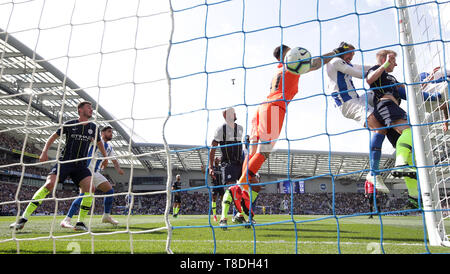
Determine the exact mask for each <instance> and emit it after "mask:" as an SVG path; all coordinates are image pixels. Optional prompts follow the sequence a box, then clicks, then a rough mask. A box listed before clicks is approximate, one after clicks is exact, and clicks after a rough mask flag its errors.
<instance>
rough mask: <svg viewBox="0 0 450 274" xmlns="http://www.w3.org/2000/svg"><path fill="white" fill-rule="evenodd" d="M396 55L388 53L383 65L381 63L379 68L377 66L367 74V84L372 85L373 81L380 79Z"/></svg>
mask: <svg viewBox="0 0 450 274" xmlns="http://www.w3.org/2000/svg"><path fill="white" fill-rule="evenodd" d="M394 58H395V55H394V54H388V55H387V58H386V61H385V62H384V64H383V65H381V66H380V67H379V68H377V69H376V70H375V71H373V72H370V73H369V75H367V79H366V82H367V84H369V85H371V84H372V83H373V82H375V81H376V80H378V78H380V76H381V74H383V72H384V71H385V70H386V69H387V68H388V67H389V65H390V64H391V63H392V62H394Z"/></svg>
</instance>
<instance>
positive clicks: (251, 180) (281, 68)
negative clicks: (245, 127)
mask: <svg viewBox="0 0 450 274" xmlns="http://www.w3.org/2000/svg"><path fill="white" fill-rule="evenodd" d="M289 50H290V48H289V47H288V46H286V45H281V46H278V47H276V48H275V50H274V52H273V55H274V57H275V58H276V59H277V60H278V61H279V62H280V63H279V64H278V69H277V72H276V74H275V76H274V77H273V79H272V84H271V88H270V93H269V96H268V97H267V100H266V101H265V102H263V103H262V104H261V105H260V106H259V107H258V110H257V112H256V114H255V116H254V117H253V120H252V130H251V134H250V153H249V154H248V156H247V157H246V158H245V160H244V164H243V167H242V175H241V178H240V179H239V182H238V184H237V185H235V186H233V187H232V188H241V189H242V192H239V191H235V190H234V189H232V191H233V192H234V193H236V194H235V195H236V197H234V200H239V201H241V199H243V201H244V206H245V208H247V209H249V211H251V209H252V203H254V201H255V199H256V198H257V196H258V192H259V191H260V188H261V187H260V185H253V186H252V185H251V184H255V183H257V182H258V180H257V178H256V173H257V172H258V171H259V169H260V168H261V166H262V165H263V163H264V161H265V160H266V159H267V158H268V157H269V155H270V152H271V151H272V149H273V147H274V146H275V143H276V141H277V139H278V138H279V136H280V133H281V129H282V127H283V123H284V118H285V114H286V110H287V106H288V104H289V103H290V101H291V100H292V99H293V98H294V96H295V95H296V94H297V92H298V83H299V79H300V75H299V74H295V73H293V72H291V71H289V70H288V69H287V68H286V66H285V64H284V63H283V62H282V61H283V60H284V58H285V56H286V54H287V53H288V52H289ZM344 51H345V50H344V49H339V48H338V49H335V50H334V51H332V52H330V53H327V54H325V55H323V56H322V57H315V58H312V59H311V67H310V69H309V71H314V70H317V69H319V68H321V67H322V65H324V64H326V63H328V62H329V61H330V60H331V57H330V56H334V55H336V54H338V53H340V52H344ZM327 57H328V58H327ZM309 71H307V72H309ZM305 73H306V72H305ZM239 193H241V194H239ZM249 216H251V214H250V215H249ZM252 219H253V218H252V217H250V222H251V223H254V220H252Z"/></svg>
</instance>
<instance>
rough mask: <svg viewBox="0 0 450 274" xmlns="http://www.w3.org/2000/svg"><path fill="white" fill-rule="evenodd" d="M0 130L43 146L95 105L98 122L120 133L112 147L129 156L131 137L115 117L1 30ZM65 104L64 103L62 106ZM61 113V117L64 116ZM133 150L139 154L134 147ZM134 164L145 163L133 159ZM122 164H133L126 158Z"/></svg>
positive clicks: (42, 59) (60, 73)
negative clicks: (84, 105)
mask: <svg viewBox="0 0 450 274" xmlns="http://www.w3.org/2000/svg"><path fill="white" fill-rule="evenodd" d="M0 58H1V59H0V75H1V78H0V131H6V130H5V129H9V130H8V131H9V133H11V134H13V135H16V134H23V135H25V134H26V133H28V138H30V139H31V143H35V144H42V145H43V144H44V143H45V142H46V140H47V139H48V137H49V136H50V135H51V134H52V133H53V132H54V131H55V129H56V128H57V125H58V124H59V120H60V118H61V119H62V121H67V120H70V119H76V118H78V114H77V104H78V103H79V102H81V101H86V100H87V101H90V102H92V103H94V105H93V107H94V109H95V108H96V107H98V109H97V112H96V113H97V115H96V119H97V121H98V123H99V124H100V125H101V126H103V125H106V124H110V125H111V126H113V128H114V129H115V131H116V132H117V133H118V134H117V136H115V138H114V139H113V141H112V145H113V146H114V148H115V151H116V152H117V154H118V155H130V153H128V151H129V143H130V142H129V141H130V136H129V134H128V132H127V130H125V129H124V128H123V127H122V126H121V125H120V124H119V123H118V122H117V121H115V119H114V117H113V116H112V115H111V114H110V113H108V112H107V111H106V110H105V109H103V108H102V106H101V105H98V106H95V100H94V99H93V98H91V96H89V94H87V93H86V92H85V91H84V90H83V89H81V88H80V87H79V86H78V85H77V84H76V83H74V82H73V81H72V80H70V78H68V77H67V76H66V75H64V74H63V73H62V72H61V71H59V70H58V69H57V68H55V67H54V66H53V65H52V64H50V63H49V62H48V61H46V60H45V59H44V58H42V57H41V56H39V55H38V54H37V53H35V52H34V51H32V50H31V49H30V48H28V47H27V46H26V45H24V44H22V43H21V42H20V41H18V40H17V39H15V38H14V37H13V36H11V35H10V34H8V33H6V32H4V31H3V30H0ZM63 102H64V104H63ZM61 113H62V117H61V115H60V114H61ZM130 150H131V151H133V152H135V153H139V151H138V150H136V148H134V147H133V145H131V148H130ZM133 161H134V162H133V164H135V165H141V166H142V165H143V166H145V165H146V164H145V163H144V162H139V161H137V160H136V159H134V160H133ZM120 162H121V164H124V165H130V164H131V161H130V160H129V158H127V157H123V158H120Z"/></svg>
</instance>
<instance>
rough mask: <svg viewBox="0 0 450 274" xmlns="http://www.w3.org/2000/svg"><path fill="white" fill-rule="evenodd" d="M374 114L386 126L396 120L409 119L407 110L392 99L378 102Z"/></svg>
mask: <svg viewBox="0 0 450 274" xmlns="http://www.w3.org/2000/svg"><path fill="white" fill-rule="evenodd" d="M373 114H374V116H375V118H376V119H377V120H378V121H379V122H380V123H381V124H383V125H384V126H391V125H392V124H393V123H394V122H395V121H398V120H402V119H403V120H407V119H408V115H407V114H406V112H405V111H404V110H403V109H402V108H401V107H400V106H399V105H397V104H396V103H395V102H394V101H392V100H381V101H380V102H378V104H377V105H376V108H375V111H374V112H373Z"/></svg>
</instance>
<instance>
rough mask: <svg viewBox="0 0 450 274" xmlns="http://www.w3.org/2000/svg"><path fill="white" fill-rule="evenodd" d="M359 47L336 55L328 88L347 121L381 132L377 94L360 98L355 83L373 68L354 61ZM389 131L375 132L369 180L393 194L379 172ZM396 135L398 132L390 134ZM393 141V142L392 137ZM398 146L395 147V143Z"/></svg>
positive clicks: (346, 47)
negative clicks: (375, 100) (375, 111)
mask: <svg viewBox="0 0 450 274" xmlns="http://www.w3.org/2000/svg"><path fill="white" fill-rule="evenodd" d="M354 50H355V47H354V46H352V45H351V44H348V43H345V42H342V43H341V44H340V45H339V47H338V48H337V49H335V52H336V53H337V54H340V55H339V56H337V57H334V58H333V59H332V60H331V61H330V62H329V63H328V64H327V65H326V66H327V75H328V89H329V90H330V91H331V97H332V98H333V100H334V103H335V105H336V107H337V108H338V109H339V110H340V111H341V113H342V115H344V117H345V118H348V119H352V120H355V121H357V122H359V123H360V124H361V125H362V126H364V127H369V128H370V129H377V128H381V127H383V125H382V124H381V123H380V122H379V121H378V120H377V119H376V118H375V116H374V115H373V111H374V108H373V102H372V101H373V99H372V97H373V92H372V91H368V92H367V93H366V94H364V95H361V96H360V95H359V94H358V93H357V91H356V88H355V86H354V84H353V81H352V77H356V78H359V79H364V78H365V77H366V74H367V71H368V70H369V69H370V66H361V65H355V64H352V63H351V61H352V59H353V56H354V55H355V52H354ZM387 133H388V130H386V129H381V130H375V131H374V132H373V133H372V137H371V141H370V169H371V171H370V172H369V173H368V174H367V178H366V179H367V180H368V181H369V182H371V183H374V181H375V178H376V184H375V186H376V188H377V190H379V191H381V192H386V193H388V192H389V189H388V188H387V187H386V185H385V184H384V182H383V178H382V177H381V176H380V175H379V172H378V171H377V170H378V169H379V164H380V159H381V147H382V144H383V141H384V138H385V137H386V134H387ZM389 133H390V134H392V135H395V136H394V137H392V138H394V139H395V137H397V136H396V135H398V134H396V133H395V132H393V131H389ZM389 137H390V138H389V140H390V141H391V142H392V140H391V139H392V138H391V136H389ZM393 145H394V146H395V144H393Z"/></svg>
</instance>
